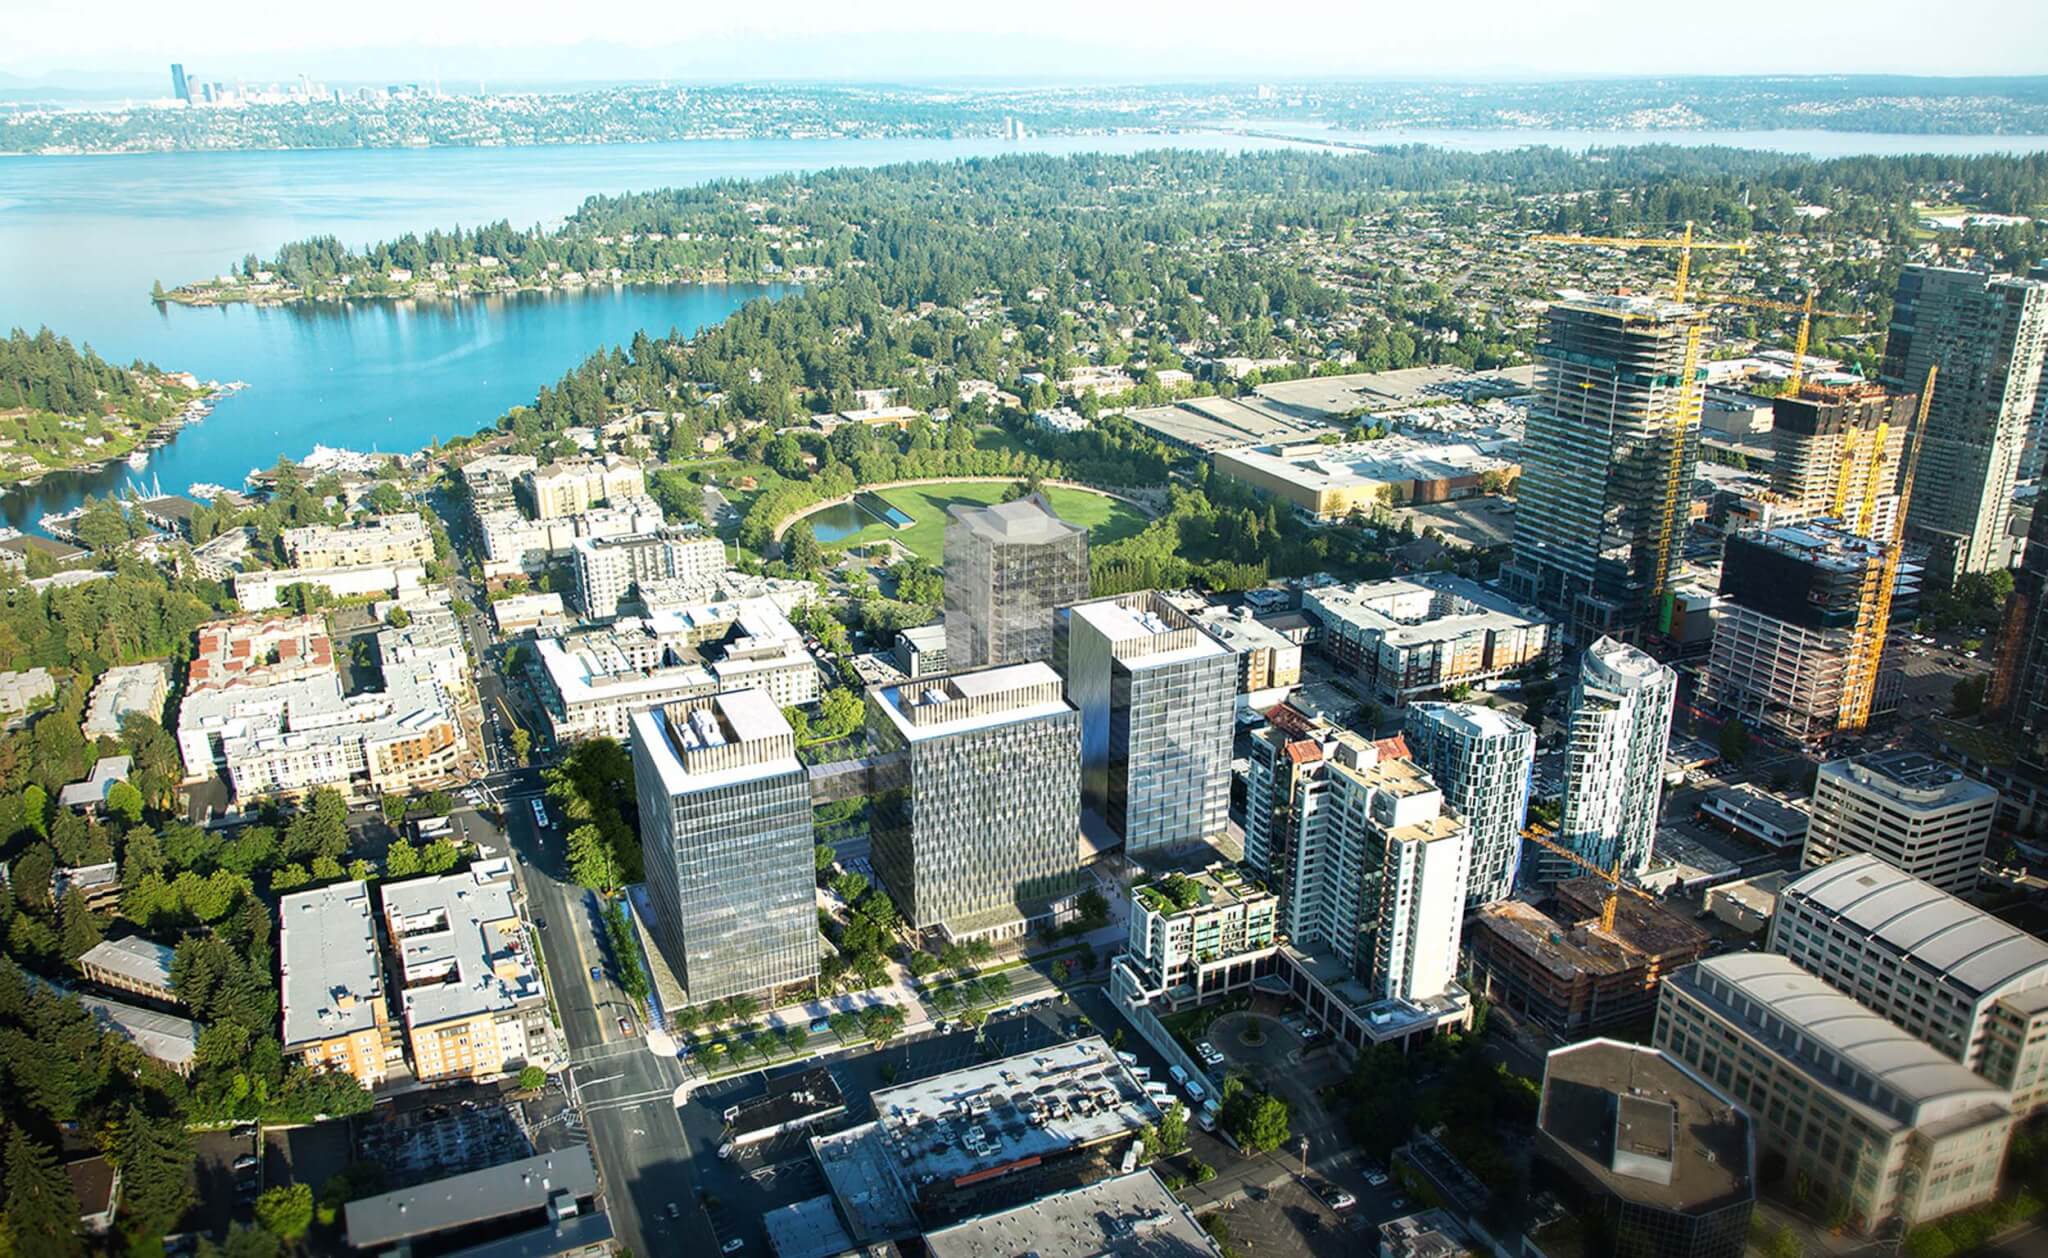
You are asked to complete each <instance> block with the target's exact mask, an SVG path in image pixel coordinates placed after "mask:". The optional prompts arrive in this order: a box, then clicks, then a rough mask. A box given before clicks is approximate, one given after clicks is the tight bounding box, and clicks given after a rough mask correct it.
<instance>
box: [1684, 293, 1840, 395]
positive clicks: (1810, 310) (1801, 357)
mask: <svg viewBox="0 0 2048 1258" xmlns="http://www.w3.org/2000/svg"><path fill="white" fill-rule="evenodd" d="M1699 300H1700V301H1702V302H1705V303H1707V304H1708V305H1712V306H1752V307H1755V308H1756V309H1758V310H1782V311H1784V312H1785V313H1786V314H1796V315H1798V316H1799V339H1798V341H1797V342H1796V343H1795V344H1794V346H1793V349H1792V378H1791V379H1789V380H1787V381H1786V382H1785V393H1786V396H1788V397H1796V396H1798V394H1799V386H1800V384H1801V383H1802V382H1804V380H1805V378H1806V342H1807V338H1808V337H1809V336H1810V335H1812V332H1813V320H1814V316H1816V315H1818V316H1820V317H1821V318H1823V319H1855V320H1858V321H1859V322H1860V321H1862V320H1864V319H1868V318H1869V317H1870V316H1869V315H1867V314H1859V313H1857V312H1856V311H1853V310H1817V309H1815V308H1814V304H1813V290H1812V289H1810V288H1809V289H1807V290H1806V300H1805V301H1803V302H1790V301H1769V300H1766V299H1765V298H1762V297H1737V296H1735V295H1734V294H1732V293H1701V294H1699Z"/></svg>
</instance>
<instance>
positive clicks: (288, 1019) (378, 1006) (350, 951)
mask: <svg viewBox="0 0 2048 1258" xmlns="http://www.w3.org/2000/svg"><path fill="white" fill-rule="evenodd" d="M277 931H278V935H277V953H278V968H279V970H280V972H281V974H282V978H281V985H282V1001H283V1005H284V1031H283V1037H284V1051H285V1055H286V1056H287V1057H295V1058H300V1059H302V1060H304V1061H305V1063H306V1065H307V1066H309V1067H311V1068H312V1069H314V1070H339V1071H343V1072H345V1073H347V1074H352V1075H354V1076H355V1077H356V1080H357V1081H358V1082H359V1083H361V1084H362V1085H363V1086H364V1087H366V1088H374V1087H376V1086H377V1085H379V1084H381V1083H383V1082H384V1079H385V1076H386V1074H387V1072H388V1071H389V1068H390V1064H391V1062H392V1061H393V1060H394V1058H395V1057H396V1055H397V1052H398V1046H397V1044H396V1043H395V1041H394V1039H393V1037H392V1035H391V1027H390V1017H389V1015H388V1014H387V1013H386V1011H385V1000H384V964H383V961H382V959H381V958H380V957H379V955H378V952H377V931H376V926H375V924H374V922H373V920H372V917H371V912H370V888H369V884H368V883H364V882H337V883H332V884H330V885H328V886H325V887H320V888H318V889H316V890H313V891H300V892H296V893H294V894H291V895H287V896H285V897H284V898H283V899H281V900H280V901H278V906H277Z"/></svg>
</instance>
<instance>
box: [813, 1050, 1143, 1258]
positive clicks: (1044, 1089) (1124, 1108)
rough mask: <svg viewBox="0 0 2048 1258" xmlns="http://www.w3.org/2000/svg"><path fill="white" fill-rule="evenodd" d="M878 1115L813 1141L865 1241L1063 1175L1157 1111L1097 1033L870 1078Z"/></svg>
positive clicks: (1039, 1188)
mask: <svg viewBox="0 0 2048 1258" xmlns="http://www.w3.org/2000/svg"><path fill="white" fill-rule="evenodd" d="M871 1100H872V1102H873V1105H874V1112H875V1114H876V1118H875V1120H874V1121H872V1122H868V1123H863V1124H861V1125H860V1126H858V1127H854V1128H851V1129H849V1130H847V1131H843V1132H838V1133H836V1134H833V1135H829V1136H820V1137H817V1138H816V1139H814V1140H813V1141H812V1148H813V1150H814V1151H815V1152H816V1154H817V1157H818V1163H819V1166H820V1168H821V1169H822V1170H823V1171H824V1172H825V1178H826V1181H827V1182H828V1183H829V1184H830V1185H831V1187H832V1191H833V1195H834V1196H835V1197H836V1198H838V1201H839V1205H840V1209H841V1210H842V1211H843V1212H844V1213H845V1214H846V1217H847V1222H848V1223H849V1225H850V1226H849V1229H848V1230H849V1231H850V1232H851V1233H852V1234H853V1236H854V1239H855V1240H856V1241H859V1242H861V1243H863V1244H867V1243H871V1242H872V1241H876V1240H883V1239H890V1238H895V1237H903V1236H908V1235H913V1234H915V1233H916V1232H917V1231H920V1230H930V1229H932V1228H935V1227H937V1226H938V1225H940V1224H942V1223H946V1222H950V1221H952V1220H955V1219H958V1218H959V1217H960V1216H961V1215H962V1214H964V1213H967V1212H968V1211H970V1210H986V1209H988V1208H989V1207H990V1206H991V1205H995V1206H1008V1205H1012V1204H1016V1203H1019V1202H1022V1201H1027V1200H1032V1199H1035V1198H1037V1197H1039V1196H1042V1195H1044V1191H1045V1189H1046V1188H1047V1187H1048V1186H1049V1185H1052V1184H1059V1185H1061V1186H1063V1187H1064V1186H1067V1185H1070V1184H1071V1183H1072V1182H1073V1181H1072V1178H1071V1176H1072V1175H1074V1174H1075V1173H1076V1172H1077V1170H1085V1164H1084V1163H1083V1162H1082V1161H1081V1159H1082V1157H1083V1155H1091V1154H1092V1155H1093V1156H1095V1157H1096V1158H1098V1159H1100V1158H1104V1157H1105V1156H1107V1155H1112V1154H1113V1153H1114V1152H1115V1151H1116V1150H1117V1149H1118V1148H1119V1146H1123V1145H1127V1144H1128V1143H1129V1142H1131V1141H1134V1140H1136V1139H1137V1138H1138V1135H1139V1133H1140V1132H1141V1131H1142V1130H1143V1129H1144V1128H1145V1126H1146V1125H1147V1124H1148V1123H1156V1122H1157V1121H1158V1120H1159V1111H1158V1109H1157V1108H1156V1107H1155V1106H1154V1105H1153V1103H1152V1101H1151V1100H1150V1098H1148V1097H1147V1096H1146V1095H1145V1090H1144V1088H1143V1086H1141V1085H1140V1084H1139V1082H1138V1080H1137V1078H1136V1077H1135V1076H1134V1075H1132V1074H1131V1072H1130V1071H1129V1069H1127V1068H1126V1067H1125V1066H1124V1065H1123V1063H1122V1062H1120V1061H1118V1060H1117V1057H1116V1054H1115V1053H1113V1052H1111V1051H1110V1047H1109V1044H1108V1043H1107V1042H1106V1041H1105V1040H1103V1039H1102V1037H1101V1036H1089V1037H1088V1038H1086V1039H1080V1040H1072V1041H1069V1042H1067V1043H1064V1044H1056V1045H1053V1046H1052V1047H1050V1048H1042V1049H1038V1050H1035V1051H1033V1052H1029V1053H1020V1054H1018V1055H1016V1056H1014V1057H1004V1058H1001V1059H998V1060H996V1061H992V1062H987V1063H984V1064H981V1065H976V1066H969V1067H966V1068H965V1069H961V1070H953V1071H948V1072H946V1073H944V1074H938V1075H933V1076H931V1077H930V1078H927V1079H920V1080H918V1081H917V1082H915V1083H905V1084H898V1085H896V1086H894V1087H888V1088H882V1089H879V1090H877V1091H876V1092H875V1093H874V1095H873V1097H872V1098H871Z"/></svg>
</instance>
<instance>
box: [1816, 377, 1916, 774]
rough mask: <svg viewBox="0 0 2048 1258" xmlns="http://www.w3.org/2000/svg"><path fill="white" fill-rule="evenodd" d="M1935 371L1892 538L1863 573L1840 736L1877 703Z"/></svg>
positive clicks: (1862, 723)
mask: <svg viewBox="0 0 2048 1258" xmlns="http://www.w3.org/2000/svg"><path fill="white" fill-rule="evenodd" d="M1939 371H1940V368H1939V367H1929V368H1928V369H1927V383H1926V384H1925V385H1924V386H1923V387H1922V388H1921V390H1920V414H1919V416H1918V418H1917V419H1915V421H1914V423H1913V441H1912V444H1911V446H1910V447H1908V449H1907V451H1906V469H1905V473H1904V475H1902V476H1901V477H1900V478H1899V505H1898V507H1897V508H1896V509H1895V510H1894V511H1893V512H1892V530H1891V531H1892V535H1891V538H1890V539H1889V541H1888V542H1887V543H1886V545H1885V548H1884V557H1883V558H1882V559H1881V560H1879V561H1878V563H1877V564H1875V565H1874V566H1875V568H1876V569H1877V575H1876V579H1875V580H1873V579H1872V578H1871V575H1870V568H1869V567H1868V566H1866V568H1865V569H1864V577H1863V589H1862V591H1861V593H1862V599H1861V605H1860V606H1859V607H1858V608H1857V613H1856V623H1857V624H1858V625H1861V626H1862V627H1863V633H1862V634H1861V635H1860V636H1859V638H1858V639H1857V642H1856V645H1855V647H1854V648H1853V649H1852V651H1851V653H1850V656H1849V667H1848V669H1847V670H1846V673H1845V675H1844V678H1843V686H1842V706H1841V709H1840V711H1839V712H1838V713H1837V714H1836V717H1835V731H1836V732H1837V733H1839V734H1854V733H1858V732H1860V731H1861V730H1863V729H1864V728H1866V727H1867V726H1868V725H1869V724H1870V708H1871V704H1872V703H1873V702H1875V700H1876V698H1877V673H1878V669H1879V667H1880V666H1881V665H1882V664H1883V663H1884V643H1885V638H1886V636H1887V635H1889V634H1890V632H1891V618H1892V592H1893V591H1894V590H1895V589H1896V588H1897V586H1898V579H1899V555H1900V552H1901V551H1903V550H1904V549H1905V539H1906V507H1907V505H1908V504H1909V503H1911V502H1912V500H1913V476H1914V473H1916V472H1918V471H1919V470H1920V442H1921V439H1922V438H1923V437H1925V436H1926V435H1927V408H1928V407H1929V406H1930V405H1931V404H1932V403H1933V401H1934V377H1935V375H1936V373H1937V372H1939Z"/></svg>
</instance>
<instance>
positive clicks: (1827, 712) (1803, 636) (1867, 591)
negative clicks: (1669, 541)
mask: <svg viewBox="0 0 2048 1258" xmlns="http://www.w3.org/2000/svg"><path fill="white" fill-rule="evenodd" d="M1887 527H1888V528H1889V525H1888V526H1887ZM1886 549H1887V548H1886V546H1885V545H1883V544H1882V543H1879V542H1874V541H1871V540H1869V539H1867V538H1863V537H1858V536H1856V535H1855V534H1854V533H1852V532H1850V531H1848V530H1846V529H1843V528H1838V527H1835V526H1834V524H1833V523H1832V522H1815V523H1811V524H1806V525H1801V526H1796V527H1795V526H1784V527H1779V528H1771V529H1757V530H1752V531H1749V532H1745V533H1742V534H1738V535H1737V536H1735V537H1731V538H1729V539H1728V544H1727V548H1726V550H1725V551H1724V552H1723V555H1722V560H1721V600H1722V601H1721V616H1720V619H1719V620H1718V621H1717V622H1716V623H1715V626H1714V645H1713V654H1712V657H1711V661H1710V663H1709V664H1708V667H1707V676H1706V678H1705V685H1704V687H1703V695H1704V697H1705V699H1706V700H1707V702H1709V703H1710V704H1713V705H1715V706H1717V707H1719V708H1720V709H1722V710H1723V711H1724V712H1726V713H1729V714H1731V715H1734V716H1739V717H1741V718H1742V719H1743V720H1745V721H1748V722H1750V723H1751V724H1753V725H1760V726H1764V727H1768V728H1770V729H1774V730H1777V731H1779V732H1781V733H1783V734H1785V735H1786V736H1788V737H1791V738H1796V739H1799V740H1800V741H1802V742H1806V743H1818V742H1822V741H1824V740H1826V739H1829V738H1832V737H1834V736H1835V735H1836V734H1837V733H1839V732H1842V731H1843V730H1844V729H1848V730H1851V731H1853V730H1856V729H1861V728H1862V726H1863V724H1864V723H1866V722H1868V720H1869V719H1870V718H1871V717H1873V716H1878V715H1882V714H1884V713H1887V712H1890V711H1892V710H1894V709H1895V708H1896V707H1897V706H1898V692H1899V674H1898V671H1897V670H1896V669H1893V670H1885V669H1883V668H1882V667H1879V668H1878V669H1877V670H1876V672H1875V678H1874V684H1873V686H1872V689H1871V691H1870V693H1869V695H1868V697H1867V698H1866V699H1864V700H1863V702H1862V706H1861V709H1860V710H1858V707H1857V704H1858V691H1857V683H1858V679H1859V677H1860V675H1861V671H1862V670H1861V667H1860V665H1861V661H1862V660H1863V659H1864V657H1865V656H1869V655H1873V654H1875V655H1877V656H1878V657H1879V660H1880V663H1881V657H1882V653H1883V651H1884V647H1885V636H1886V634H1885V625H1886V623H1887V622H1888V620H1889V618H1890V616H1891V615H1892V614H1894V613H1895V612H1897V611H1898V610H1899V609H1900V608H1902V607H1904V606H1909V605H1911V604H1912V603H1914V602H1916V601H1917V599H1918V597H1919V570H1918V569H1917V568H1915V567H1913V566H1912V565H1908V564H1899V565H1890V564H1888V563H1887V557H1886ZM1888 571H1889V572H1892V573H1893V575H1892V576H1891V577H1890V588H1889V589H1887V588H1885V583H1886V580H1887V576H1886V574H1887V572H1888Z"/></svg>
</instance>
